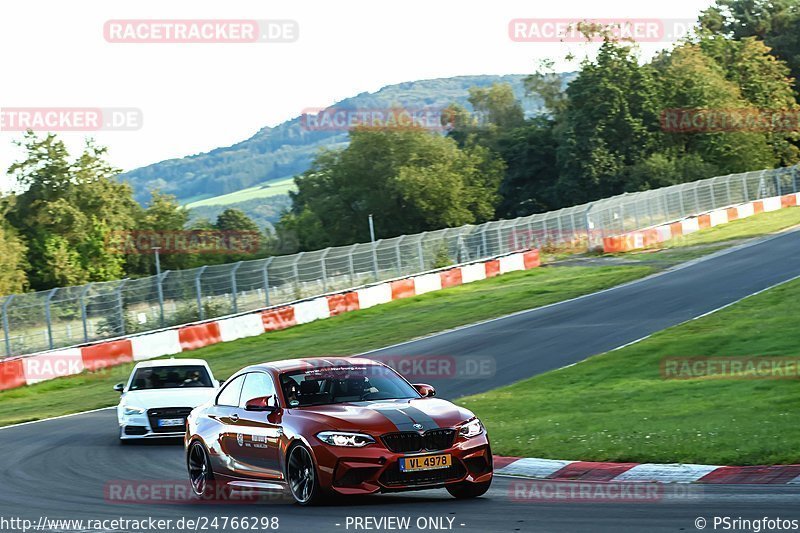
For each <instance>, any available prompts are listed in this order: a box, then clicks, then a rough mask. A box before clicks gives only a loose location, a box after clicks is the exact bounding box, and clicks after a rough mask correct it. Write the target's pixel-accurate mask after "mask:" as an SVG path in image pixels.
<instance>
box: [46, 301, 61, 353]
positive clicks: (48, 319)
mask: <svg viewBox="0 0 800 533" xmlns="http://www.w3.org/2000/svg"><path fill="white" fill-rule="evenodd" d="M57 290H58V288H55V289H51V290H50V292H48V293H47V298H46V299H45V301H44V319H45V321H46V322H47V344H48V346H50V349H51V350H52V349H53V321H52V320H51V317H50V300H52V299H53V296H55V295H56V291H57Z"/></svg>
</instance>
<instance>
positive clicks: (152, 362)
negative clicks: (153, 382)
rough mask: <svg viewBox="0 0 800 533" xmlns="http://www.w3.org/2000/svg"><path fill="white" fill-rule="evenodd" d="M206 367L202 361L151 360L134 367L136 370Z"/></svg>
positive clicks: (206, 364) (205, 363)
mask: <svg viewBox="0 0 800 533" xmlns="http://www.w3.org/2000/svg"><path fill="white" fill-rule="evenodd" d="M197 365H200V366H208V363H207V362H206V361H205V360H204V359H175V358H170V359H152V360H150V361H142V362H141V363H139V364H137V365H136V368H153V367H159V366H197Z"/></svg>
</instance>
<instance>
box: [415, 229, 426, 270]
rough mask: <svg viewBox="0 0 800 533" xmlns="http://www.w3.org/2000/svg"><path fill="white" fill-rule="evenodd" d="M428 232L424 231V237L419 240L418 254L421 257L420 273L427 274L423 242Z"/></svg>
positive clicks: (421, 236)
mask: <svg viewBox="0 0 800 533" xmlns="http://www.w3.org/2000/svg"><path fill="white" fill-rule="evenodd" d="M426 233H428V232H427V231H423V232H422V235H420V236H419V240H417V254H418V255H419V269H420V272H425V250H424V249H423V247H422V240H423V239H424V238H425V234H426Z"/></svg>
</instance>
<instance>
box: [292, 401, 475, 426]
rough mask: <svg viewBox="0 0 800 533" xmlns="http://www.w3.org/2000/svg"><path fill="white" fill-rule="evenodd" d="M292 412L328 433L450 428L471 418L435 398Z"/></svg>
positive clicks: (319, 406) (373, 402) (316, 408)
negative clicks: (316, 424)
mask: <svg viewBox="0 0 800 533" xmlns="http://www.w3.org/2000/svg"><path fill="white" fill-rule="evenodd" d="M291 412H292V415H293V416H299V417H302V418H306V419H309V420H312V421H314V422H316V423H318V424H320V425H325V426H328V428H329V429H337V430H341V431H360V432H366V433H373V434H382V433H391V432H393V431H427V430H429V429H436V428H449V427H454V426H457V425H458V424H461V423H463V422H466V421H467V420H469V419H471V418H472V417H473V416H474V415H473V414H472V413H471V412H470V411H469V410H467V409H464V408H461V407H458V406H457V405H454V404H452V403H450V402H448V401H446V400H440V399H438V398H415V399H404V400H375V401H366V402H353V403H341V404H333V405H317V406H311V407H303V408H295V409H292V410H291ZM415 424H419V425H421V426H422V427H419V426H415Z"/></svg>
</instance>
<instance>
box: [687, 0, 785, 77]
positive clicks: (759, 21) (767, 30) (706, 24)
mask: <svg viewBox="0 0 800 533" xmlns="http://www.w3.org/2000/svg"><path fill="white" fill-rule="evenodd" d="M700 24H701V26H702V27H703V28H704V29H706V30H707V31H709V32H711V33H712V34H715V35H719V36H721V37H724V38H726V39H729V40H734V41H739V40H744V39H746V38H747V37H756V38H758V39H759V40H763V41H764V44H766V46H768V47H769V48H771V50H772V53H773V54H774V55H775V56H776V57H778V58H780V59H782V60H783V61H784V62H786V64H787V65H788V66H789V68H790V71H791V75H792V77H793V78H794V80H793V81H794V82H795V88H796V89H797V88H800V85H797V83H798V81H797V80H798V78H800V5H798V3H797V0H717V1H716V2H715V3H714V5H712V6H711V7H709V8H708V9H707V10H705V11H704V12H703V13H702V15H700Z"/></svg>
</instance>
